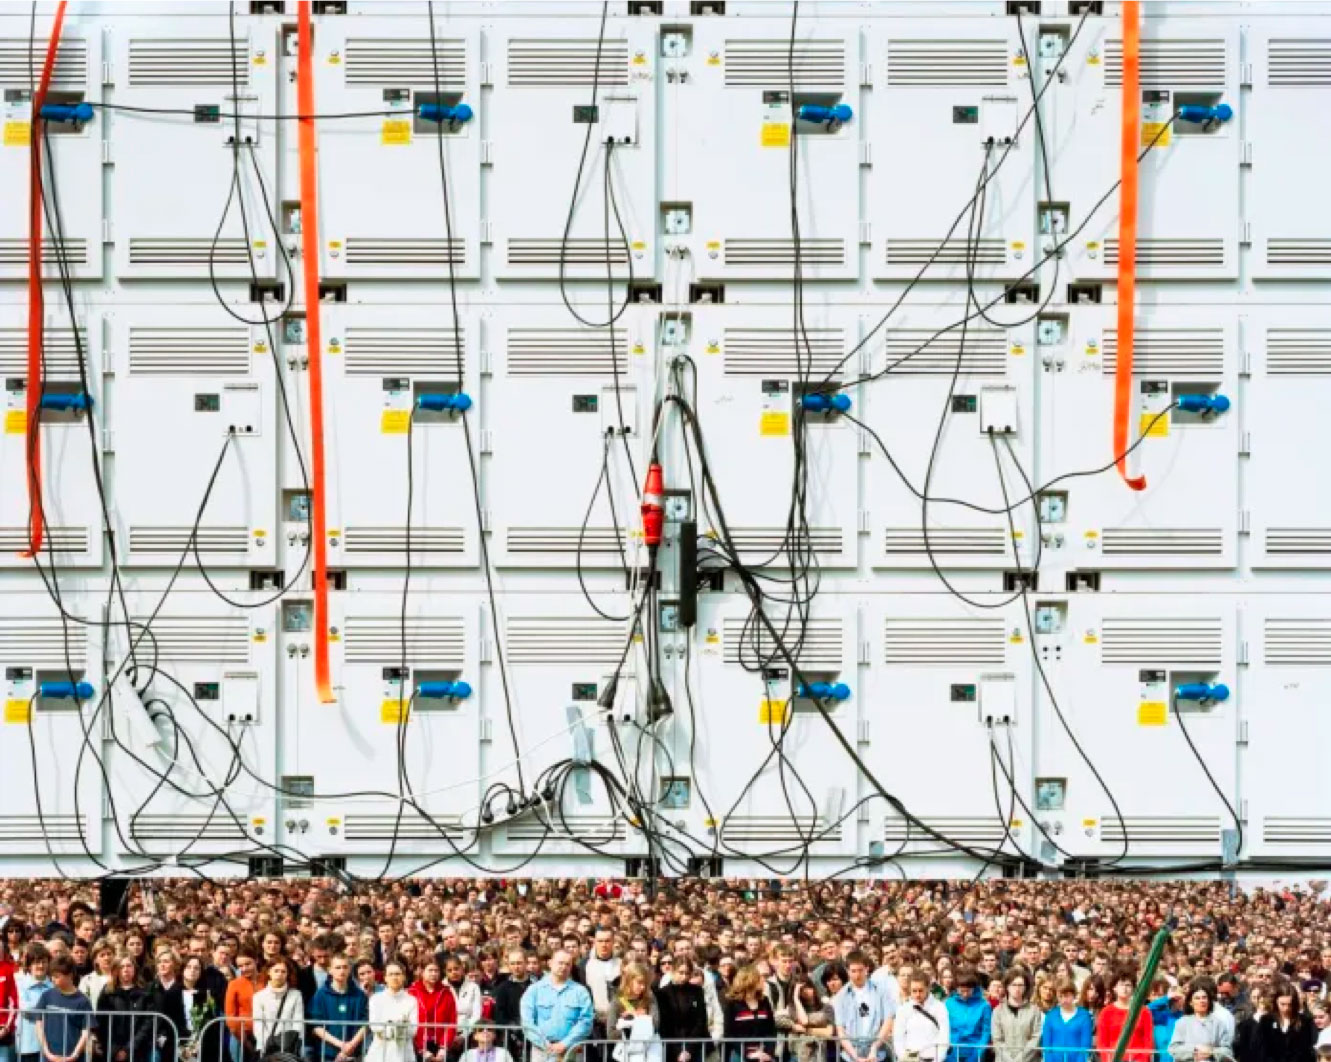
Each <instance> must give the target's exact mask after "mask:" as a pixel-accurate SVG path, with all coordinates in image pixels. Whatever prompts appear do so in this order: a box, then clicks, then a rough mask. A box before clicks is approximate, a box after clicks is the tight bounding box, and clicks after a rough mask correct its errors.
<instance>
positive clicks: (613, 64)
mask: <svg viewBox="0 0 1331 1062" xmlns="http://www.w3.org/2000/svg"><path fill="white" fill-rule="evenodd" d="M596 53H597V41H596V39H595V38H591V39H590V40H588V39H559V38H549V37H547V38H544V39H539V38H522V39H520V38H514V39H512V40H510V41H509V42H508V83H509V85H510V86H512V87H514V88H572V87H576V86H580V85H591V84H592V82H593V81H595V82H596V83H597V84H599V85H600V86H601V87H602V88H606V87H607V86H610V87H613V86H615V85H627V84H628V83H629V44H628V41H625V40H603V41H601V42H600V53H601V54H600V61H599V62H598V61H597V54H596Z"/></svg>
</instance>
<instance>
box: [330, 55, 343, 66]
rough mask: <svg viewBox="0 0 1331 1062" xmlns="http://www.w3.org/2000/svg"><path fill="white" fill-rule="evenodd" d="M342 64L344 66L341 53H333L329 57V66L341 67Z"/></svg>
mask: <svg viewBox="0 0 1331 1062" xmlns="http://www.w3.org/2000/svg"><path fill="white" fill-rule="evenodd" d="M341 64H342V56H341V54H340V53H338V52H333V54H332V55H330V56H329V57H328V65H329V66H340V65H341Z"/></svg>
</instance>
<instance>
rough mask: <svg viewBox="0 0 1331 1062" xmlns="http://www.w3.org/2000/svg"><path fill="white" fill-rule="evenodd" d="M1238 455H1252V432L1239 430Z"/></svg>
mask: <svg viewBox="0 0 1331 1062" xmlns="http://www.w3.org/2000/svg"><path fill="white" fill-rule="evenodd" d="M1239 456H1240V457H1251V456H1252V432H1250V431H1247V430H1244V431H1241V432H1239Z"/></svg>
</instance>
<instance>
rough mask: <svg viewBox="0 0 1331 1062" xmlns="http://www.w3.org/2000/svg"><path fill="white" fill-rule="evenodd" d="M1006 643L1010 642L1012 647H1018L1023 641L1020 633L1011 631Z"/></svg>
mask: <svg viewBox="0 0 1331 1062" xmlns="http://www.w3.org/2000/svg"><path fill="white" fill-rule="evenodd" d="M1008 641H1009V642H1011V643H1012V644H1013V645H1020V644H1021V643H1022V642H1023V641H1024V639H1023V638H1022V636H1021V631H1013V632H1012V633H1011V634H1009V635H1008Z"/></svg>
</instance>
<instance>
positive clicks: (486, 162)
mask: <svg viewBox="0 0 1331 1062" xmlns="http://www.w3.org/2000/svg"><path fill="white" fill-rule="evenodd" d="M494 147H495V142H494V141H493V140H482V141H481V165H482V166H493V165H494V161H495V160H494Z"/></svg>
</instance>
